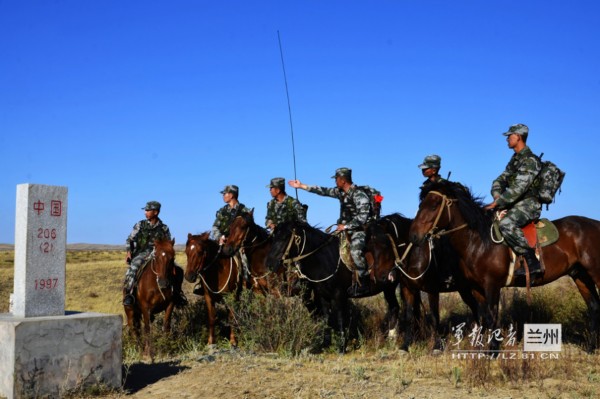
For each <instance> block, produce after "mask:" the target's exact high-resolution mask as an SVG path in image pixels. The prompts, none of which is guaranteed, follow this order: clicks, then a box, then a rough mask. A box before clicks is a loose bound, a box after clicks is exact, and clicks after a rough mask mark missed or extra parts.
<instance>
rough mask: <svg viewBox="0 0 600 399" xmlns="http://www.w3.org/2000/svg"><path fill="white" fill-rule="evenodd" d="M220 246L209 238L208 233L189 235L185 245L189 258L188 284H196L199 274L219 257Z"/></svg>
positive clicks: (186, 269)
mask: <svg viewBox="0 0 600 399" xmlns="http://www.w3.org/2000/svg"><path fill="white" fill-rule="evenodd" d="M218 246H219V244H217V243H216V242H215V241H214V240H211V239H210V238H209V233H208V232H205V233H202V234H200V235H192V234H188V239H187V242H186V243H185V254H186V256H187V265H186V268H185V279H186V280H187V281H188V282H190V283H193V282H195V281H196V278H198V274H199V273H200V272H201V271H202V270H203V269H205V268H206V267H208V266H209V265H210V264H211V263H212V262H213V261H214V258H216V257H217V256H218Z"/></svg>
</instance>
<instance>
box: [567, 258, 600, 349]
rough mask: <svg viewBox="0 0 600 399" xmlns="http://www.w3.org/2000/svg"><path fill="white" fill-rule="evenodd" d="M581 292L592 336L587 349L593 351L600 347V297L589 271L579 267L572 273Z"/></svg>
mask: <svg viewBox="0 0 600 399" xmlns="http://www.w3.org/2000/svg"><path fill="white" fill-rule="evenodd" d="M571 277H572V278H573V281H574V282H575V285H577V289H578V290H579V293H580V294H581V296H582V297H583V300H584V301H585V303H586V304H587V308H588V315H589V318H590V337H589V339H588V342H587V351H588V352H589V353H593V352H594V350H596V348H597V347H598V338H599V337H598V321H599V315H600V313H599V311H600V297H599V296H598V291H597V290H596V285H595V284H594V281H593V280H592V278H591V277H590V275H589V274H588V273H586V272H585V271H584V270H582V269H579V270H578V271H577V272H576V273H575V274H573V275H571Z"/></svg>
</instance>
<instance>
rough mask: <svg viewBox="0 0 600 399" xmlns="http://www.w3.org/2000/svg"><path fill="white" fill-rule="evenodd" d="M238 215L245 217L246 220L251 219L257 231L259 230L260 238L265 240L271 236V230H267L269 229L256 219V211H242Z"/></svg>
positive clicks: (257, 234) (258, 235)
mask: <svg viewBox="0 0 600 399" xmlns="http://www.w3.org/2000/svg"><path fill="white" fill-rule="evenodd" d="M238 216H241V217H242V218H244V219H246V220H250V222H251V225H253V226H254V228H256V232H257V233H256V236H257V237H258V239H259V240H265V239H266V238H267V237H268V236H269V232H268V231H267V229H265V228H264V227H262V226H259V225H258V224H257V223H256V222H255V221H254V212H245V211H242V212H240V214H239V215H238Z"/></svg>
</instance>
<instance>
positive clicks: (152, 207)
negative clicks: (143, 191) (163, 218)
mask: <svg viewBox="0 0 600 399" xmlns="http://www.w3.org/2000/svg"><path fill="white" fill-rule="evenodd" d="M142 209H143V210H145V211H159V212H160V202H158V201H148V202H146V206H145V207H143V208H142Z"/></svg>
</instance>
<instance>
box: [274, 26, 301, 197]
mask: <svg viewBox="0 0 600 399" xmlns="http://www.w3.org/2000/svg"><path fill="white" fill-rule="evenodd" d="M277 40H278V41H279V54H280V55H281V67H282V68H283V80H284V82H285V94H286V96H287V104H288V114H289V116H290V132H291V134H292V158H293V161H294V180H297V179H298V178H297V176H296V147H295V145H294V124H293V123H292V105H291V103H290V92H289V90H288V83H287V75H286V73H285V62H284V61H283V48H282V46H281V35H280V34H279V31H277ZM296 199H298V189H296Z"/></svg>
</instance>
